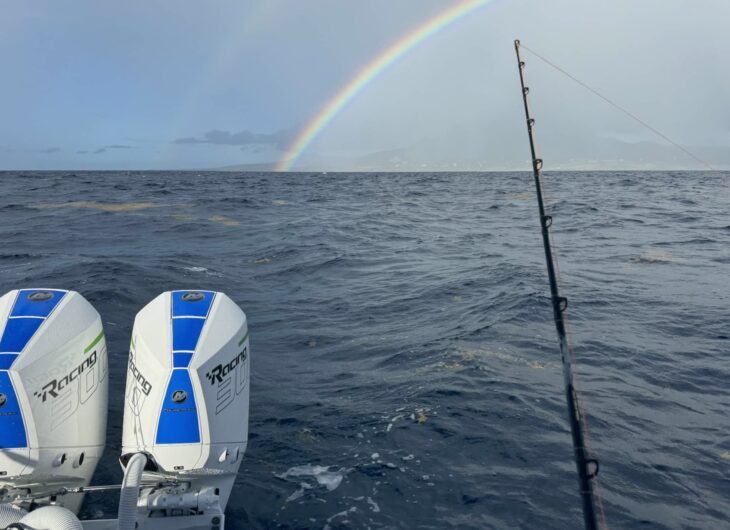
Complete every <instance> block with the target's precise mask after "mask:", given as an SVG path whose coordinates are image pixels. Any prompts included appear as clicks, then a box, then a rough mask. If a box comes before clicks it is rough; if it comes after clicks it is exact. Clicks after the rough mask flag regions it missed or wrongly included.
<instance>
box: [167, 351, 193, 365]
mask: <svg viewBox="0 0 730 530" xmlns="http://www.w3.org/2000/svg"><path fill="white" fill-rule="evenodd" d="M192 358H193V354H192V353H186V352H184V353H179V352H172V367H173V368H187V367H188V365H189V364H190V359H192Z"/></svg>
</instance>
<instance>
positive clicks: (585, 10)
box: [0, 0, 730, 170]
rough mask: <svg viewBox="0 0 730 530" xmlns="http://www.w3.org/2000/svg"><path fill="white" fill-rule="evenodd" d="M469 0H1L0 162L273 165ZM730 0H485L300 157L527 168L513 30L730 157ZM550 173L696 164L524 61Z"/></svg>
mask: <svg viewBox="0 0 730 530" xmlns="http://www.w3.org/2000/svg"><path fill="white" fill-rule="evenodd" d="M461 3H463V0H457V1H453V0H398V1H393V0H367V1H366V2H363V1H362V0H248V1H229V0H216V1H215V2H200V1H190V0H176V1H167V0H165V1H163V0H146V1H137V0H130V1H125V2H98V1H87V0H75V1H68V0H34V1H33V2H28V1H25V0H22V1H21V0H18V1H16V0H3V15H2V17H0V73H1V74H2V77H1V79H2V82H0V109H1V112H0V124H1V125H0V169H10V170H12V169H27V170H30V169H69V170H71V169H77V170H84V169H89V170H94V169H209V168H220V167H228V166H241V167H256V166H254V165H256V164H260V165H261V166H260V167H263V168H266V167H273V166H274V165H275V164H276V163H277V162H280V161H281V159H282V157H284V155H285V153H286V152H287V149H289V148H290V147H291V145H292V142H294V140H295V139H296V138H297V135H298V134H300V133H301V131H302V130H303V129H305V128H306V127H307V125H308V124H310V123H311V121H312V119H313V118H315V117H316V116H317V115H318V113H319V112H320V111H321V109H322V108H323V107H324V106H325V105H327V104H328V102H331V101H332V98H333V97H334V96H335V95H336V94H337V93H338V92H339V91H340V90H342V88H343V87H345V86H346V85H347V84H348V83H349V82H351V80H352V79H353V78H354V77H355V76H356V75H357V74H358V73H359V72H360V71H361V70H362V69H363V68H364V67H365V66H366V65H367V64H368V63H369V62H371V61H372V60H373V59H374V58H376V57H378V56H379V55H380V54H381V53H382V52H383V51H384V50H387V49H388V48H389V47H391V46H392V45H393V43H395V42H397V41H399V39H402V38H403V36H404V35H407V34H408V33H409V32H412V31H413V30H414V29H417V28H419V27H421V26H423V24H424V23H426V22H427V21H428V20H430V19H432V18H433V17H436V16H438V15H439V13H443V12H444V11H445V10H448V9H451V8H454V7H455V6H458V5H459V4H461ZM728 20H730V2H727V1H726V0H611V1H605V0H604V1H602V2H599V1H595V0H550V1H545V0H491V1H488V2H485V5H484V6H482V7H480V8H478V9H475V10H474V11H472V12H470V13H469V14H467V15H466V16H464V17H463V18H461V19H459V20H456V21H454V22H453V23H451V24H450V25H448V26H446V27H443V28H442V29H440V30H439V31H437V32H435V33H434V34H433V35H431V36H429V37H428V38H426V39H425V40H423V41H422V42H420V43H419V44H418V45H416V46H414V47H412V48H411V49H410V50H409V51H408V52H407V53H405V54H404V55H403V56H401V57H400V58H398V59H397V60H395V61H394V62H392V63H391V64H390V65H389V66H388V67H387V68H385V69H383V70H382V71H380V72H379V73H378V75H377V76H375V77H374V78H373V79H372V80H370V82H369V83H368V84H367V85H366V86H365V87H364V88H363V89H362V90H360V91H359V92H358V93H357V94H356V95H355V96H354V97H353V98H352V99H351V100H350V101H349V102H348V103H347V104H346V105H344V106H343V107H342V108H341V109H340V110H339V111H338V112H336V113H335V114H334V116H333V117H332V119H331V120H330V121H329V122H328V123H327V124H326V126H324V127H322V128H321V130H319V131H317V134H316V135H314V136H313V138H312V141H311V142H310V143H308V145H307V146H306V148H305V149H304V150H303V151H302V152H301V153H300V156H298V157H297V159H296V160H294V161H292V169H294V170H297V169H301V170H310V169H322V170H337V169H339V170H343V169H353V170H358V169H369V170H387V169H399V170H413V169H451V168H453V169H476V170H482V169H528V168H529V163H528V162H527V157H528V154H529V151H528V146H527V138H526V132H525V124H524V116H523V114H522V112H523V110H522V107H521V95H520V92H519V80H518V77H517V68H516V64H515V56H514V48H513V44H512V43H513V40H514V39H515V38H519V39H521V40H522V41H523V42H524V43H525V44H526V45H528V46H529V47H530V48H532V49H534V50H535V51H537V52H538V53H540V54H542V55H544V56H546V57H548V58H549V59H550V60H551V61H553V62H555V63H557V64H559V65H560V66H561V67H563V68H564V69H566V70H567V71H569V72H570V73H571V74H573V75H574V76H576V77H578V78H580V79H581V80H582V81H584V82H586V83H588V84H589V85H590V86H592V87H593V88H595V89H597V90H599V91H600V92H601V93H603V94H605V95H606V96H608V97H610V98H611V99H612V100H614V101H616V102H617V103H619V104H620V105H622V106H623V107H625V108H627V109H629V110H630V111H631V112H633V113H635V114H637V115H638V116H639V117H640V118H641V119H642V120H645V121H646V122H648V123H650V124H651V125H652V126H653V127H655V128H657V129H658V130H660V131H661V132H662V133H664V134H665V135H666V136H668V137H669V138H671V139H672V140H674V141H675V142H678V143H679V144H681V145H683V146H685V147H687V148H688V149H690V150H691V151H692V152H693V153H696V154H697V155H698V156H700V158H702V159H703V160H707V161H709V162H710V163H711V164H712V165H713V166H715V167H730V100H728V98H727V95H728V94H730V69H728V68H727V63H728V58H729V57H730V39H729V38H728V35H727V28H728ZM525 60H526V61H527V69H526V75H527V78H528V82H529V84H530V86H531V94H530V96H531V98H532V106H533V112H534V114H535V117H536V119H537V123H538V128H537V135H538V141H539V143H540V146H541V151H542V156H543V158H545V159H546V168H548V169H549V168H561V167H563V168H598V169H601V168H602V169H612V168H623V167H640V168H658V167H677V168H687V169H703V167H702V166H701V165H699V164H698V163H697V162H696V161H694V160H692V159H691V158H689V157H687V156H686V155H684V154H683V153H681V152H680V151H678V150H676V149H674V148H673V147H671V146H669V145H667V144H666V142H664V141H663V140H661V139H660V138H658V137H657V136H655V135H653V133H651V132H650V131H648V130H646V129H644V128H642V127H641V126H640V125H638V124H637V123H636V122H633V121H632V120H630V119H629V118H627V117H626V116H624V115H622V114H621V113H619V112H617V111H616V110H615V109H612V108H611V107H609V106H608V105H606V104H605V103H604V102H602V101H601V100H600V99H597V98H596V97H595V96H593V95H592V94H590V93H588V92H587V91H585V90H584V89H582V88H580V87H578V86H577V85H575V84H574V83H573V82H572V81H570V80H568V79H567V78H565V77H564V76H563V75H561V74H560V73H558V72H556V71H555V70H553V69H551V68H550V67H549V66H547V65H545V64H543V63H541V62H540V61H539V60H537V59H536V58H534V57H532V56H530V55H529V53H526V54H525Z"/></svg>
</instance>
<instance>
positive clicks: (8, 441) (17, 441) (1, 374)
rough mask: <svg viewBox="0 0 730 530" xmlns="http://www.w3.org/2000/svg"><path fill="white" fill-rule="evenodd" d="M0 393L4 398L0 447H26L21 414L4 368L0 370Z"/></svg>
mask: <svg viewBox="0 0 730 530" xmlns="http://www.w3.org/2000/svg"><path fill="white" fill-rule="evenodd" d="M0 394H2V396H3V397H4V398H3V399H4V400H5V404H4V405H2V406H0V449H17V448H19V447H28V440H27V438H26V435H25V425H23V414H22V413H21V412H20V404H19V403H18V398H17V396H16V395H15V389H14V388H13V383H12V381H11V380H10V374H9V373H8V372H7V371H5V370H2V371H0Z"/></svg>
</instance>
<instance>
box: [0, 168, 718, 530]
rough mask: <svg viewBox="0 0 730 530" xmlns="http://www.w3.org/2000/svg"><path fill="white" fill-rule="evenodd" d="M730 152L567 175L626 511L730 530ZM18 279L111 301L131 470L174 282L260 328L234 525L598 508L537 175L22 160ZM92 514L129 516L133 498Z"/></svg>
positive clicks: (6, 231) (569, 223) (595, 413)
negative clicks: (565, 353)
mask: <svg viewBox="0 0 730 530" xmlns="http://www.w3.org/2000/svg"><path fill="white" fill-rule="evenodd" d="M729 177H730V174H728V173H670V174H668V173H564V174H551V175H548V177H547V179H546V180H547V189H548V195H549V197H550V199H551V202H552V204H553V205H554V207H553V209H552V213H553V215H554V217H555V225H554V226H555V237H556V244H557V250H558V253H559V257H560V264H561V269H562V284H563V290H564V294H566V295H567V296H568V297H569V298H570V300H571V303H570V316H571V322H572V329H573V337H574V345H575V349H576V353H577V355H578V358H579V359H580V368H579V370H578V371H579V376H580V379H579V386H580V388H581V389H582V390H583V391H584V397H585V402H586V408H587V410H588V413H589V414H590V420H591V421H590V426H591V440H592V445H593V448H594V450H595V452H596V453H597V455H598V456H599V458H600V459H601V479H602V480H601V485H602V492H603V496H604V503H605V509H606V515H607V518H608V521H609V523H610V525H611V527H612V528H642V529H663V528H672V529H680V528H681V529H690V528H713V529H714V528H729V527H730V526H729V523H728V519H730V479H729V478H728V477H729V471H730V432H729V431H730V420H729V419H728V407H729V406H730V385H729V384H728V382H729V381H730V351H729V350H730V340H729V339H730V318H728V317H729V316H730V282H729V281H728V278H730V219H729V218H728V209H729V207H730V191H729V188H728V178H729ZM0 190H2V195H1V196H0V220H1V221H2V222H1V223H0V237H1V241H2V248H1V249H0V282H1V284H0V287H1V288H2V291H3V292H5V291H7V290H10V289H14V288H20V287H30V286H42V287H59V288H68V289H74V290H77V291H79V292H81V293H82V294H83V295H84V296H85V297H86V298H87V299H89V300H90V301H91V302H92V303H93V304H94V305H95V306H96V308H97V309H98V310H99V312H100V313H101V314H102V317H103V320H104V324H105V328H106V333H107V341H108V345H109V349H110V352H111V355H110V362H111V366H110V370H111V375H112V377H111V378H110V382H111V388H110V400H111V402H110V421H109V428H108V449H107V452H106V454H105V460H104V462H103V463H102V465H101V466H100V469H99V471H98V472H97V478H96V482H97V483H111V482H118V481H119V480H120V478H121V472H120V470H119V466H118V465H117V463H116V458H117V456H118V454H119V445H120V440H121V413H122V399H123V388H124V378H125V366H126V355H127V345H128V343H129V337H130V332H131V326H132V322H133V319H134V315H135V313H136V312H137V311H138V310H139V309H140V308H141V307H142V306H143V305H144V304H146V303H147V302H148V301H149V300H151V299H152V298H153V297H154V296H156V295H157V294H158V293H160V292H161V291H165V290H170V289H178V288H195V289H198V288H200V289H215V290H222V291H224V292H226V293H227V294H228V295H230V296H231V297H232V298H233V299H234V300H236V301H237V302H238V303H239V304H240V305H241V306H242V307H243V308H244V310H245V311H246V313H247V315H248V318H249V326H250V330H251V348H252V362H253V364H252V369H253V375H252V377H253V379H252V394H251V423H250V426H251V438H250V444H249V450H248V453H247V454H246V459H245V460H244V463H243V465H242V468H241V472H240V475H239V478H238V482H237V487H236V489H235V490H234V493H233V496H232V498H231V502H230V504H229V506H228V521H227V528H229V529H243V528H288V529H294V528H331V529H337V528H373V529H375V528H434V529H444V528H474V529H477V528H479V529H483V528H530V529H532V528H541V529H564V528H579V527H580V525H581V512H580V502H579V499H578V494H577V479H576V475H575V471H574V469H575V467H574V464H573V461H572V449H571V445H570V436H569V431H568V426H567V422H566V412H565V404H564V401H563V389H562V376H561V367H560V363H559V357H558V353H557V341H556V337H555V332H554V327H553V323H552V320H551V308H550V305H549V299H548V297H547V292H548V291H547V279H546V275H545V272H544V270H545V265H544V262H543V254H542V247H541V240H540V235H539V229H538V223H537V213H536V205H535V198H534V191H533V185H532V180H531V176H529V175H527V174H525V173H522V174H520V173H511V174H507V173H504V174H484V175H480V174H443V173H441V174H397V175H395V174H382V175H365V174H359V175H358V174H348V175H342V174H328V175H319V174H311V175H308V174H285V175H273V174H231V173H204V174H197V173H172V172H168V173H147V174H143V173H101V174H100V173H81V174H75V175H71V174H65V173H30V174H19V173H4V174H0ZM87 500H88V502H87V507H86V508H85V511H86V512H87V513H88V514H92V515H99V514H100V512H101V511H107V512H108V513H110V514H111V513H114V510H115V499H114V498H113V497H110V498H106V497H98V498H97V497H90V498H88V499H87Z"/></svg>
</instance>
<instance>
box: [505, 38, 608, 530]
mask: <svg viewBox="0 0 730 530" xmlns="http://www.w3.org/2000/svg"><path fill="white" fill-rule="evenodd" d="M515 53H516V54H517V65H518V67H519V71H520V84H521V85H522V101H523V103H524V104H525V118H526V120H527V135H528V136H529V138H530V152H531V154H532V172H533V175H534V177H535V187H536V190H537V206H538V209H539V210H540V226H541V227H542V243H543V246H544V247H545V261H546V263H547V272H548V278H549V279H550V295H551V298H552V304H553V316H554V318H555V328H556V330H557V332H558V340H559V343H560V356H561V359H562V361H563V379H564V382H565V397H566V399H567V401H568V419H569V421H570V432H571V434H572V436H573V454H574V456H575V464H576V466H577V468H578V477H579V482H580V495H581V499H582V501H583V520H584V522H585V527H586V528H587V529H588V530H597V529H598V520H597V517H596V496H595V494H594V492H593V480H594V479H595V478H596V476H597V475H598V460H597V459H595V458H592V457H591V456H590V455H589V452H588V448H587V447H586V445H585V431H584V425H583V417H582V415H581V410H580V405H579V403H578V394H577V393H576V390H575V385H574V382H573V366H572V362H571V358H570V345H569V343H568V336H567V334H566V331H565V318H564V313H565V311H566V309H567V308H568V299H567V298H565V297H564V296H560V290H559V289H558V279H557V276H556V274H555V269H556V265H555V260H554V257H553V251H552V246H551V244H550V227H551V225H552V224H553V218H552V216H550V215H547V214H546V213H545V200H544V196H543V191H542V166H543V162H542V159H541V158H539V157H538V155H537V148H536V146H535V137H534V133H533V129H534V127H535V120H534V118H533V117H532V114H531V113H530V104H529V101H528V98H527V95H528V94H529V93H530V89H529V87H527V86H525V76H524V69H525V62H524V61H523V60H522V56H521V55H520V41H519V40H515Z"/></svg>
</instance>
